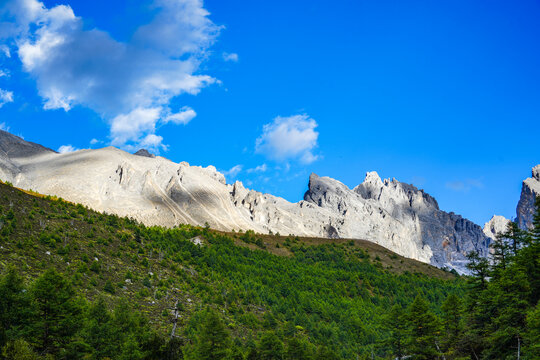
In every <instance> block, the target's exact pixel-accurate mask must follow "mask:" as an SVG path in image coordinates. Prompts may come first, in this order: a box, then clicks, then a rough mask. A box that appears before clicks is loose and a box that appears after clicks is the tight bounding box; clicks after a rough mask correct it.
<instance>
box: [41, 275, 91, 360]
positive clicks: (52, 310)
mask: <svg viewBox="0 0 540 360" xmlns="http://www.w3.org/2000/svg"><path fill="white" fill-rule="evenodd" d="M31 295H32V298H33V302H34V305H35V310H36V314H35V316H34V318H33V322H32V327H33V329H32V330H33V332H34V334H35V339H37V348H38V349H39V351H40V352H41V353H44V354H57V353H59V352H60V351H61V350H62V349H64V348H65V346H66V345H67V344H69V342H70V340H71V339H72V337H73V336H74V335H75V334H76V333H77V331H78V330H79V329H80V327H81V324H82V304H81V302H80V301H78V299H76V298H75V291H74V290H73V287H72V286H71V284H70V283H69V281H68V280H67V279H66V278H65V277H64V276H63V275H62V274H60V273H58V272H57V271H56V270H54V269H50V270H47V271H45V272H44V273H43V274H42V275H41V276H40V277H39V278H37V279H36V281H35V282H34V283H33V285H32V288H31Z"/></svg>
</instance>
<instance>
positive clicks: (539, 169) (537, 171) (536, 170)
mask: <svg viewBox="0 0 540 360" xmlns="http://www.w3.org/2000/svg"><path fill="white" fill-rule="evenodd" d="M532 177H533V179H535V180H536V181H540V164H539V165H536V166H535V167H533V169H532Z"/></svg>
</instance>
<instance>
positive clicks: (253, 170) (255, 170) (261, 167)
mask: <svg viewBox="0 0 540 360" xmlns="http://www.w3.org/2000/svg"><path fill="white" fill-rule="evenodd" d="M266 170H268V166H266V164H262V165H259V166H256V167H254V168H251V169H247V170H246V172H247V173H249V174H251V173H258V172H265V171H266Z"/></svg>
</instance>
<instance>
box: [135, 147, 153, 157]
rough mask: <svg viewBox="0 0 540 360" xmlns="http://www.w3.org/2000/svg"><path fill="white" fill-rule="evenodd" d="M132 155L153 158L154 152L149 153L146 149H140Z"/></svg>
mask: <svg viewBox="0 0 540 360" xmlns="http://www.w3.org/2000/svg"><path fill="white" fill-rule="evenodd" d="M133 155H137V156H144V157H148V158H155V157H156V155H154V154H151V153H150V152H149V151H148V150H146V149H140V150H139V151H137V152H136V153H135V154H133Z"/></svg>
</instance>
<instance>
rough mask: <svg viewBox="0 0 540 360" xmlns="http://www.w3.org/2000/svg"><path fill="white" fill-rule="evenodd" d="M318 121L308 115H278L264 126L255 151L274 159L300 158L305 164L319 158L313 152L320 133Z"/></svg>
mask: <svg viewBox="0 0 540 360" xmlns="http://www.w3.org/2000/svg"><path fill="white" fill-rule="evenodd" d="M316 127H317V122H316V121H315V120H313V119H311V118H310V117H309V116H308V115H305V114H303V115H293V116H289V117H281V116H278V117H276V118H275V119H274V121H273V122H271V123H269V124H266V125H264V126H263V133H262V135H261V136H260V137H259V138H258V139H257V140H256V142H255V151H256V152H258V153H261V154H265V155H266V156H268V157H269V158H271V159H274V160H279V161H283V160H287V159H298V160H300V161H301V162H303V163H305V164H309V163H312V162H314V161H315V160H317V158H318V156H317V155H315V154H313V150H314V149H315V148H316V147H317V139H318V137H319V133H318V132H317V131H315V128H316Z"/></svg>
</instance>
